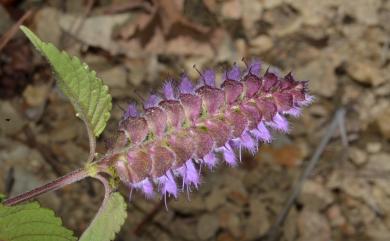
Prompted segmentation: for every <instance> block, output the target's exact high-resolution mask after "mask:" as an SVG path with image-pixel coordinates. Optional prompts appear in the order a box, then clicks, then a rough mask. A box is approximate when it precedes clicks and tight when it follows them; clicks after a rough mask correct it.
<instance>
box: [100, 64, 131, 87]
mask: <svg viewBox="0 0 390 241" xmlns="http://www.w3.org/2000/svg"><path fill="white" fill-rule="evenodd" d="M98 75H99V77H100V78H101V79H102V80H103V81H104V83H105V84H107V85H108V87H110V88H126V86H127V72H126V70H125V69H124V68H123V67H121V66H115V67H112V68H110V69H108V70H106V71H103V72H101V73H99V74H98Z"/></svg>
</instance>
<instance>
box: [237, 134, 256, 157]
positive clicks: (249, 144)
mask: <svg viewBox="0 0 390 241" xmlns="http://www.w3.org/2000/svg"><path fill="white" fill-rule="evenodd" d="M240 144H241V146H243V147H244V148H245V149H247V150H248V151H250V152H251V153H252V154H254V153H255V152H256V149H257V143H256V142H255V140H253V138H252V137H251V135H249V133H248V132H247V131H246V132H244V133H243V134H242V135H241V138H240Z"/></svg>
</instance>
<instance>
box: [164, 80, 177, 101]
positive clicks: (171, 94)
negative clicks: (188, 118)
mask: <svg viewBox="0 0 390 241" xmlns="http://www.w3.org/2000/svg"><path fill="white" fill-rule="evenodd" d="M163 92H164V96H165V98H166V99H168V100H174V99H175V90H174V88H173V84H172V81H171V80H169V81H167V82H165V84H164V87H163Z"/></svg>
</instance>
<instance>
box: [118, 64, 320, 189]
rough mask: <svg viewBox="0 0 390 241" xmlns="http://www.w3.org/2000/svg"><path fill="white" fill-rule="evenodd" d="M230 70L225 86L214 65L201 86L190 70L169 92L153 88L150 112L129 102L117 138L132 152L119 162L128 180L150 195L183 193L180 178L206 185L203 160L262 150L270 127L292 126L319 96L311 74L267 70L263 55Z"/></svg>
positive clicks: (233, 160)
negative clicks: (298, 76) (311, 87)
mask: <svg viewBox="0 0 390 241" xmlns="http://www.w3.org/2000/svg"><path fill="white" fill-rule="evenodd" d="M223 78H224V79H223V83H222V85H221V87H220V88H218V87H216V84H215V73H214V72H213V71H212V70H206V71H204V72H203V73H202V74H201V80H200V81H199V82H200V83H198V85H197V86H194V85H193V83H192V82H191V81H190V80H189V78H188V77H187V76H186V75H183V76H182V77H181V81H180V84H179V85H178V86H174V84H173V82H172V81H168V82H166V83H165V85H164V86H163V88H162V94H161V95H157V94H153V95H151V96H150V97H149V98H148V100H147V101H145V103H144V106H143V109H144V111H143V112H142V113H140V112H139V111H138V110H137V107H136V105H134V104H131V105H130V106H129V107H128V109H127V111H126V113H125V114H124V118H123V120H122V121H121V122H120V128H119V130H120V131H119V135H118V139H117V141H116V145H115V148H116V149H122V150H123V151H122V153H125V154H120V155H117V157H116V159H115V164H114V165H115V169H116V172H117V174H118V176H119V178H120V180H121V181H122V182H124V183H125V184H127V185H128V186H129V187H130V188H131V190H133V189H138V190H141V191H142V192H143V193H144V194H145V195H146V197H151V196H153V194H154V189H156V188H157V190H158V191H159V192H160V193H162V194H163V195H164V196H166V195H172V196H174V197H177V195H178V192H179V188H178V185H177V183H176V180H177V179H178V180H181V182H182V184H181V188H182V189H184V188H187V190H189V187H191V186H194V187H198V185H199V183H200V169H201V167H202V166H206V167H208V168H210V169H212V168H213V167H215V166H216V165H217V163H218V162H219V160H224V161H225V162H226V163H227V164H228V165H229V166H236V165H237V162H238V161H239V160H241V150H242V149H246V150H248V151H250V152H252V153H255V152H256V151H257V148H258V145H259V142H270V141H271V139H272V136H271V133H270V131H269V128H273V129H276V130H279V131H282V132H287V131H288V128H289V125H288V121H287V120H286V118H285V116H286V115H291V116H294V117H297V116H299V115H300V113H301V108H302V107H304V106H306V105H308V104H309V103H310V102H311V101H312V99H313V98H312V96H310V95H309V94H308V92H307V82H305V81H296V80H295V79H294V78H293V76H292V74H291V73H289V74H287V75H286V76H284V77H278V76H277V75H276V74H275V73H271V72H270V71H268V70H267V71H266V73H265V74H264V75H263V76H261V75H260V62H258V61H252V62H251V63H250V64H249V65H247V69H246V70H245V71H244V72H243V73H241V70H240V68H239V67H238V66H237V65H234V66H233V67H232V68H231V69H230V70H228V71H226V72H225V73H224V77H223ZM236 153H237V154H236ZM237 155H238V158H237V157H236V156H237ZM237 159H238V160H237Z"/></svg>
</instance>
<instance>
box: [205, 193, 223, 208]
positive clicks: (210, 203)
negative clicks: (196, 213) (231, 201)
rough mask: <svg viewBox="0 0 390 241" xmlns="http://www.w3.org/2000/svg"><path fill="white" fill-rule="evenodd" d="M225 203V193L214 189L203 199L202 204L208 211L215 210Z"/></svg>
mask: <svg viewBox="0 0 390 241" xmlns="http://www.w3.org/2000/svg"><path fill="white" fill-rule="evenodd" d="M224 202H226V193H225V192H223V191H222V190H220V189H217V188H215V189H214V190H212V191H211V193H210V194H209V195H208V196H206V197H205V201H204V204H205V205H206V209H207V210H208V211H212V210H215V209H216V208H218V207H220V206H221V205H223V203H224Z"/></svg>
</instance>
